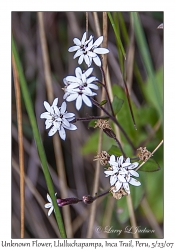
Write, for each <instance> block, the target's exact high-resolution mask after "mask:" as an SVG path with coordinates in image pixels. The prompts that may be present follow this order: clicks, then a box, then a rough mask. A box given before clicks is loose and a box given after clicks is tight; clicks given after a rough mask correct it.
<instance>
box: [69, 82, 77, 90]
mask: <svg viewBox="0 0 175 250" xmlns="http://www.w3.org/2000/svg"><path fill="white" fill-rule="evenodd" d="M78 86H80V84H79V83H78V82H74V83H71V84H70V85H69V86H68V87H67V89H73V88H77V87H78Z"/></svg>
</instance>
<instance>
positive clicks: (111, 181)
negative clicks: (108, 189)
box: [110, 175, 118, 186]
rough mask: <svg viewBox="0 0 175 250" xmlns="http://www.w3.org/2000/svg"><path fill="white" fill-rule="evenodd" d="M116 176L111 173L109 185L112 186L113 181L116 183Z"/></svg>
mask: <svg viewBox="0 0 175 250" xmlns="http://www.w3.org/2000/svg"><path fill="white" fill-rule="evenodd" d="M117 179H118V178H117V176H116V175H112V176H111V177H110V184H111V186H113V185H114V184H115V183H116V181H117Z"/></svg>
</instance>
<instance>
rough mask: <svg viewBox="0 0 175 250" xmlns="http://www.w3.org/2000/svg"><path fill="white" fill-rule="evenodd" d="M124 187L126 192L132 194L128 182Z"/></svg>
mask: <svg viewBox="0 0 175 250" xmlns="http://www.w3.org/2000/svg"><path fill="white" fill-rule="evenodd" d="M123 187H124V189H125V191H126V192H127V193H128V194H130V188H129V184H128V183H127V182H125V183H123Z"/></svg>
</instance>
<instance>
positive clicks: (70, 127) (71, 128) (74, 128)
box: [63, 123, 77, 130]
mask: <svg viewBox="0 0 175 250" xmlns="http://www.w3.org/2000/svg"><path fill="white" fill-rule="evenodd" d="M63 127H64V128H66V129H68V130H76V129H77V126H75V125H74V124H72V123H70V126H69V127H68V126H66V125H64V124H63Z"/></svg>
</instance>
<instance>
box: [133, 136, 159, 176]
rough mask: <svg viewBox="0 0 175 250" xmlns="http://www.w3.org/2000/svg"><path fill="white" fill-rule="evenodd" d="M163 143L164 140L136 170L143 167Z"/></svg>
mask: <svg viewBox="0 0 175 250" xmlns="http://www.w3.org/2000/svg"><path fill="white" fill-rule="evenodd" d="M162 144H163V140H162V141H161V142H160V143H159V144H158V146H157V147H156V148H155V149H154V150H153V152H152V153H151V154H150V156H149V157H148V158H147V159H146V161H143V162H142V163H141V164H140V165H139V166H138V168H136V170H135V171H138V170H139V168H141V167H142V166H143V165H144V164H145V163H146V162H147V161H148V160H149V158H151V157H152V156H153V154H154V153H155V152H156V151H157V149H158V148H160V146H161V145H162Z"/></svg>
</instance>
